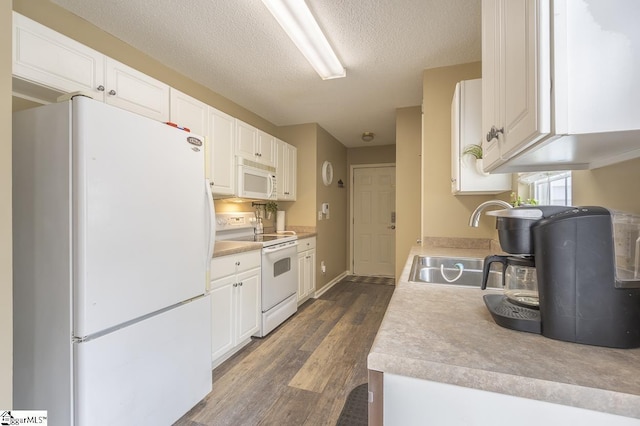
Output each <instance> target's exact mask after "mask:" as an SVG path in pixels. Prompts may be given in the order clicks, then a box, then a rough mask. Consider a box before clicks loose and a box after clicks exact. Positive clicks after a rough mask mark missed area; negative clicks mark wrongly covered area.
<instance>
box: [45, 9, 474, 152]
mask: <svg viewBox="0 0 640 426" xmlns="http://www.w3.org/2000/svg"><path fill="white" fill-rule="evenodd" d="M52 1H53V2H55V3H57V4H59V5H60V6H62V7H64V8H65V9H68V10H69V11H71V12H73V13H74V14H76V15H78V16H80V17H82V18H84V19H86V20H88V21H89V22H91V23H93V24H94V25H96V26H98V27H100V28H102V29H103V30H105V31H107V32H108V33H110V34H112V35H114V36H116V37H118V38H119V39H121V40H123V41H125V42H127V43H128V44H130V45H132V46H134V47H135V48H137V49H139V50H141V51H143V52H145V53H146V54H148V55H149V56H151V57H153V58H155V59H157V60H159V61H161V62H162V63H164V64H166V65H167V66H169V67H171V68H173V69H175V70H176V71H178V72H180V73H181V74H184V75H186V76H188V77H189V78H191V79H192V80H195V81H197V82H198V83H201V84H203V85H204V86H206V87H209V88H210V89H211V90H213V91H214V92H217V93H219V94H221V95H223V96H225V97H227V98H229V99H230V100H232V101H234V102H236V103H237V104H239V105H241V106H243V107H245V108H247V109H249V110H250V111H253V112H254V113H256V114H258V115H260V116H262V117H263V118H265V119H267V120H269V121H271V122H272V123H273V124H275V125H277V126H283V125H292V124H302V123H310V122H317V123H319V124H320V126H322V127H323V128H324V129H325V130H327V131H328V132H329V133H331V134H332V135H333V136H334V137H335V138H337V139H338V140H339V141H340V142H342V143H343V144H344V145H345V146H347V147H359V146H369V145H388V144H393V143H395V110H396V108H401V107H407V106H416V105H420V104H421V103H422V71H423V70H424V69H428V68H435V67H441V66H447V65H453V64H460V63H466V62H473V61H479V60H480V59H481V53H480V1H481V0H352V1H349V0H307V4H308V5H309V7H310V9H311V10H312V12H313V14H314V15H315V17H316V19H317V20H318V22H319V24H320V27H321V28H322V29H323V30H324V31H325V33H326V34H327V38H328V39H329V42H330V43H331V44H332V45H333V47H334V50H335V51H336V53H337V55H338V58H340V60H341V61H342V63H343V65H344V67H345V68H346V69H347V77H346V78H342V79H335V80H325V81H323V80H321V79H320V77H318V75H317V74H316V73H315V71H314V70H313V68H312V67H311V65H309V64H308V63H307V62H306V60H305V58H304V57H303V56H302V54H301V53H300V52H299V51H298V50H297V49H296V47H295V45H294V44H293V42H291V41H290V40H289V39H288V38H287V36H286V34H285V33H284V31H283V30H282V29H281V28H280V27H279V26H278V24H277V22H276V21H275V19H274V18H273V17H272V15H271V14H270V13H269V11H268V10H267V8H266V7H265V6H264V5H263V4H262V2H261V1H260V0H109V1H104V0H52ZM364 131H371V132H374V133H375V134H376V138H375V139H374V141H373V142H370V143H365V142H363V141H362V140H361V138H360V136H361V134H362V132H364Z"/></svg>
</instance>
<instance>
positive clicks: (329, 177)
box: [322, 161, 333, 186]
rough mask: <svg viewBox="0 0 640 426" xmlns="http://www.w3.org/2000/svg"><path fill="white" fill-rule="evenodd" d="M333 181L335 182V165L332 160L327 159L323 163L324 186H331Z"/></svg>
mask: <svg viewBox="0 0 640 426" xmlns="http://www.w3.org/2000/svg"><path fill="white" fill-rule="evenodd" d="M331 182H333V165H332V164H331V162H330V161H325V162H324V163H322V183H324V186H329V185H331Z"/></svg>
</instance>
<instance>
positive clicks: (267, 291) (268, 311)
mask: <svg viewBox="0 0 640 426" xmlns="http://www.w3.org/2000/svg"><path fill="white" fill-rule="evenodd" d="M255 224H256V218H255V214H254V213H253V212H233V213H218V214H216V238H217V239H218V240H224V241H247V242H258V243H262V268H261V270H262V273H261V279H262V283H261V309H262V321H261V326H260V331H259V333H258V334H257V337H264V336H266V335H267V334H269V333H270V332H271V331H273V329H275V328H276V327H277V326H278V325H280V324H282V322H284V321H285V320H286V319H287V318H289V317H290V316H291V315H293V314H294V313H296V311H297V310H298V298H297V290H298V261H297V256H298V249H297V245H298V236H297V235H296V234H295V232H292V231H287V232H285V233H278V234H256V233H255Z"/></svg>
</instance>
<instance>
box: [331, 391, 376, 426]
mask: <svg viewBox="0 0 640 426" xmlns="http://www.w3.org/2000/svg"><path fill="white" fill-rule="evenodd" d="M368 409H369V389H368V384H367V383H363V384H361V385H358V386H356V387H355V388H353V389H352V390H351V392H349V395H348V396H347V400H346V401H345V403H344V407H342V412H341V413H340V417H339V418H338V423H336V426H367V425H368V423H369V414H368Z"/></svg>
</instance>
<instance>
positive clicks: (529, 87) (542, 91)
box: [483, 0, 551, 159]
mask: <svg viewBox="0 0 640 426" xmlns="http://www.w3.org/2000/svg"><path fill="white" fill-rule="evenodd" d="M501 6H502V13H501V15H500V18H501V21H500V31H501V48H502V52H501V54H500V60H501V72H500V75H501V77H500V80H501V84H502V93H503V95H502V96H503V99H504V100H503V103H504V107H503V108H502V109H501V114H503V117H504V119H503V125H504V145H503V146H502V147H501V148H500V153H501V156H502V157H503V158H504V159H508V158H510V157H512V156H513V155H515V154H517V153H519V152H521V151H522V150H523V149H525V148H527V147H528V146H529V145H531V144H532V143H534V142H536V141H537V140H539V139H541V138H543V137H544V136H547V135H548V134H549V132H550V120H551V105H550V96H551V95H550V64H549V52H550V46H549V26H550V23H549V16H548V14H549V2H548V1H547V0H507V1H503V2H502V3H501ZM483 75H485V74H484V70H483Z"/></svg>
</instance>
